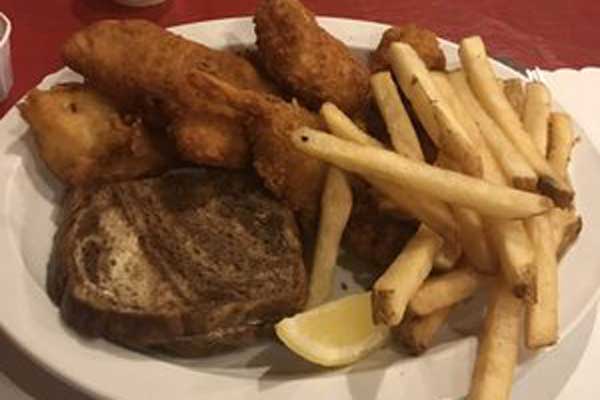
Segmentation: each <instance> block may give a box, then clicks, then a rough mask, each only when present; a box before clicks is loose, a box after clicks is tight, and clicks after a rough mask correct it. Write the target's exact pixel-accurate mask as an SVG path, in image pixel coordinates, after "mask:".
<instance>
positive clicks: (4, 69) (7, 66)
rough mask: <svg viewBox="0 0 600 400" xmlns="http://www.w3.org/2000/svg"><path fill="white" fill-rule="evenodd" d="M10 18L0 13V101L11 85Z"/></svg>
mask: <svg viewBox="0 0 600 400" xmlns="http://www.w3.org/2000/svg"><path fill="white" fill-rule="evenodd" d="M11 31H12V24H11V22H10V20H9V19H8V18H7V17H6V15H4V14H3V13H0V101H1V100H4V99H6V97H7V96H8V92H10V88H11V87H12V85H13V73H12V65H11V61H10V32H11Z"/></svg>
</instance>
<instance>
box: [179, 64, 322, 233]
mask: <svg viewBox="0 0 600 400" xmlns="http://www.w3.org/2000/svg"><path fill="white" fill-rule="evenodd" d="M188 87H189V88H190V90H194V91H200V92H202V93H204V95H205V96H206V98H207V99H210V100H211V101H214V102H215V103H227V104H229V105H231V106H232V107H234V108H235V109H236V110H237V111H238V112H241V113H244V114H246V115H247V116H248V117H249V119H248V124H249V127H250V129H249V131H251V132H253V135H252V154H253V159H254V167H255V169H256V171H257V172H258V174H259V175H260V176H261V178H262V179H263V181H264V183H265V186H266V187H267V188H268V189H270V190H271V191H272V192H273V193H274V194H275V195H276V196H277V197H279V198H281V199H283V200H284V201H285V202H286V204H287V205H288V206H289V207H290V208H291V209H292V210H294V211H300V212H301V214H302V215H303V216H305V217H306V219H307V220H309V221H311V220H314V218H315V217H316V215H317V211H318V207H319V206H318V203H319V198H320V195H321V190H322V186H323V177H324V168H323V163H322V162H320V161H319V160H316V159H314V158H312V157H309V156H307V155H305V154H303V153H301V152H300V151H298V150H296V149H295V148H294V147H293V145H292V143H291V141H290V134H291V133H292V132H293V131H294V130H296V129H297V128H300V127H302V126H309V127H313V128H322V127H323V123H322V121H321V119H320V117H319V116H318V115H316V114H314V113H312V112H310V111H308V110H306V109H305V108H303V107H301V106H300V105H298V104H296V103H294V102H292V103H288V102H286V101H284V100H282V99H280V98H278V97H276V96H271V95H268V94H264V93H259V92H256V91H252V90H243V89H238V88H235V87H234V86H232V85H229V84H228V83H226V82H224V81H222V80H219V79H217V78H215V77H214V76H212V75H210V74H206V73H203V72H200V71H196V72H194V73H192V74H190V75H189V86H188Z"/></svg>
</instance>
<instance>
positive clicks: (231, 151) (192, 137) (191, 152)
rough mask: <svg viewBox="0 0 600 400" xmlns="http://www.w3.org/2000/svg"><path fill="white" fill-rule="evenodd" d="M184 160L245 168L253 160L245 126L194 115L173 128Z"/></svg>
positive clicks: (182, 119)
mask: <svg viewBox="0 0 600 400" xmlns="http://www.w3.org/2000/svg"><path fill="white" fill-rule="evenodd" d="M171 129H172V132H173V135H174V137H175V140H176V144H177V150H178V152H179V155H180V156H181V158H183V159H184V160H187V161H190V162H193V163H196V164H201V165H211V166H216V167H226V168H233V169H237V168H244V167H245V166H247V165H249V163H250V159H251V152H250V144H249V143H248V141H247V140H240V138H246V132H245V127H244V125H242V124H240V123H239V122H237V121H235V120H232V119H229V118H226V117H221V116H219V115H214V114H204V115H195V116H194V115H191V116H189V117H185V118H180V119H178V120H177V121H176V122H175V123H174V124H173V125H172V126H171Z"/></svg>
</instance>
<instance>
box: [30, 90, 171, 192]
mask: <svg viewBox="0 0 600 400" xmlns="http://www.w3.org/2000/svg"><path fill="white" fill-rule="evenodd" d="M19 109H20V111H21V115H22V116H23V118H24V119H25V120H26V121H27V122H28V123H29V125H31V127H32V131H33V134H34V135H35V142H36V144H37V149H38V151H39V154H40V156H41V158H42V159H43V160H44V162H45V163H46V164H47V165H48V168H49V169H50V170H51V171H52V172H53V173H54V174H55V175H56V176H57V177H58V178H59V179H60V180H61V181H62V182H63V183H65V184H67V185H85V184H90V183H94V182H99V181H100V182H107V181H115V180H126V179H134V178H139V177H142V176H148V175H152V174H156V173H160V172H162V171H164V170H165V169H166V168H167V167H168V166H169V164H170V163H171V160H170V159H169V158H168V157H167V156H166V155H165V153H167V154H168V151H167V149H166V148H165V146H161V147H162V148H161V151H160V152H159V151H158V149H157V147H158V144H157V143H156V142H155V140H156V139H153V138H152V137H151V135H150V134H149V133H148V131H147V130H146V129H145V127H144V126H143V125H142V124H141V123H140V121H139V120H138V119H134V118H129V117H124V116H122V115H121V114H120V113H119V112H118V111H117V109H116V107H115V104H114V103H113V102H111V101H110V100H109V99H108V98H106V97H104V96H102V95H100V94H99V93H98V92H97V91H95V90H93V89H91V88H90V87H88V86H85V85H82V84H76V83H73V84H64V85H58V86H55V87H53V88H52V89H50V90H48V91H43V90H38V89H34V90H32V91H31V92H30V93H29V94H28V95H27V99H26V100H25V102H23V103H21V104H19Z"/></svg>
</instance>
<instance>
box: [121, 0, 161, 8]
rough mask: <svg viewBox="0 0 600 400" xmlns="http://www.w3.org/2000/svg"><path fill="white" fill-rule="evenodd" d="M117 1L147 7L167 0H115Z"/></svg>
mask: <svg viewBox="0 0 600 400" xmlns="http://www.w3.org/2000/svg"><path fill="white" fill-rule="evenodd" d="M113 1H114V2H115V3H119V4H123V5H125V6H130V7H146V6H154V5H157V4H160V3H164V2H165V0H113Z"/></svg>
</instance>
